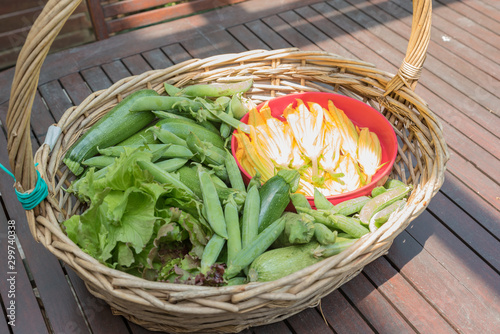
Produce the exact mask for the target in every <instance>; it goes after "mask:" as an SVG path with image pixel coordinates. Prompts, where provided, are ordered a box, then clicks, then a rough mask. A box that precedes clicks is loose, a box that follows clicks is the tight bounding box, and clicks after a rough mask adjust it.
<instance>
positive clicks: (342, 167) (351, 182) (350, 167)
mask: <svg viewBox="0 0 500 334" xmlns="http://www.w3.org/2000/svg"><path fill="white" fill-rule="evenodd" d="M358 170H359V168H358V166H357V163H356V161H355V160H354V159H353V158H352V157H351V155H350V154H347V155H345V156H342V158H341V159H340V163H339V167H338V168H337V170H336V172H337V173H343V174H344V176H343V177H342V183H343V184H341V183H340V182H337V183H338V184H339V186H338V188H337V189H339V190H340V192H341V193H344V192H348V191H353V190H356V189H358V188H359V187H360V186H361V178H360V176H359V173H358Z"/></svg>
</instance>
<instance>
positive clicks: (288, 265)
mask: <svg viewBox="0 0 500 334" xmlns="http://www.w3.org/2000/svg"><path fill="white" fill-rule="evenodd" d="M318 246H319V244H318V243H317V242H309V243H307V244H304V245H293V246H288V247H283V248H276V249H273V250H269V251H267V252H265V253H263V254H261V255H260V256H259V257H257V258H256V259H255V260H254V261H253V262H252V264H251V265H250V269H249V270H248V277H249V279H250V280H251V281H259V282H268V281H274V280H277V279H279V278H282V277H285V276H287V275H290V274H293V273H294V272H296V271H299V270H301V269H304V268H306V267H309V266H311V265H313V264H315V263H317V262H319V261H321V260H323V258H321V257H314V256H313V251H314V249H316V248H317V247H318Z"/></svg>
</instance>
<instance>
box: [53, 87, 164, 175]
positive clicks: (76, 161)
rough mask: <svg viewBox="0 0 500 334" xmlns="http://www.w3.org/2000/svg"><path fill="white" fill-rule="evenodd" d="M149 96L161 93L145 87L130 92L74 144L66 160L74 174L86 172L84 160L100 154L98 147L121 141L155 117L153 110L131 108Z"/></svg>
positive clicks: (64, 160)
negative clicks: (142, 110) (141, 110)
mask: <svg viewBox="0 0 500 334" xmlns="http://www.w3.org/2000/svg"><path fill="white" fill-rule="evenodd" d="M145 96H158V93H157V92H156V91H154V90H151V89H144V90H140V91H137V92H134V93H132V94H130V95H129V96H127V97H126V98H125V99H123V100H122V101H121V102H120V103H118V104H117V105H116V106H115V107H114V108H113V109H111V110H110V111H109V112H108V113H107V114H106V115H104V117H102V118H101V119H100V120H99V121H98V122H97V123H96V124H94V125H93V126H92V127H91V128H90V129H89V130H88V131H87V132H85V133H84V134H83V136H81V137H80V138H79V139H78V140H77V141H76V143H74V144H73V145H72V146H71V147H70V149H69V150H68V152H66V155H65V156H64V159H63V162H64V163H65V164H66V166H68V168H69V170H70V171H72V172H73V174H75V175H80V174H81V173H82V172H83V170H84V168H83V167H82V165H81V162H82V161H83V160H85V159H88V158H90V157H93V156H94V155H96V154H97V147H99V148H101V149H102V148H106V147H109V146H113V145H115V144H118V143H119V142H121V141H123V140H125V139H126V138H128V137H130V136H132V135H133V134H135V133H136V132H138V131H139V130H141V129H142V128H143V127H145V126H146V125H148V124H149V123H151V121H153V119H154V118H155V116H154V114H153V113H151V112H150V111H146V112H137V113H133V112H130V106H131V105H132V104H133V103H134V101H135V100H136V99H138V98H140V97H145Z"/></svg>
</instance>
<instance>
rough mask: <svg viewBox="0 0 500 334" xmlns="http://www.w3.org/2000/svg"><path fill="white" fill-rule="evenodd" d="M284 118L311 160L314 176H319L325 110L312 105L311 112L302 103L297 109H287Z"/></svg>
mask: <svg viewBox="0 0 500 334" xmlns="http://www.w3.org/2000/svg"><path fill="white" fill-rule="evenodd" d="M283 116H285V118H286V119H287V121H288V124H290V128H291V129H292V132H293V136H294V137H295V141H296V142H297V144H298V146H299V148H300V150H301V151H302V153H303V154H304V155H305V156H306V157H308V158H309V159H311V161H312V168H313V176H314V175H318V158H319V156H320V154H321V151H322V150H323V108H322V107H321V106H320V105H319V104H317V103H314V104H311V111H309V109H307V107H306V105H305V104H304V103H303V102H302V101H301V100H298V101H297V108H295V109H292V108H286V109H285V111H284V112H283Z"/></svg>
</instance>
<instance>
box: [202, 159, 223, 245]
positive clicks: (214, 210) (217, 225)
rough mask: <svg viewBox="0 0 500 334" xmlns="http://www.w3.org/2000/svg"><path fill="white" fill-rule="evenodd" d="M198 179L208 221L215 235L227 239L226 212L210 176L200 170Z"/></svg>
mask: <svg viewBox="0 0 500 334" xmlns="http://www.w3.org/2000/svg"><path fill="white" fill-rule="evenodd" d="M198 178H199V180H200V185H201V193H202V195H203V203H204V205H205V207H206V210H207V217H206V218H207V220H208V223H209V224H210V226H211V227H212V229H213V230H214V232H215V233H217V234H218V235H220V236H221V237H223V238H224V239H227V229H226V223H225V220H224V212H223V211H222V206H221V203H220V200H219V196H218V195H217V189H216V188H215V185H214V183H213V181H212V179H211V178H210V174H209V173H208V172H206V171H204V170H203V169H201V168H200V169H199V170H198Z"/></svg>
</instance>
